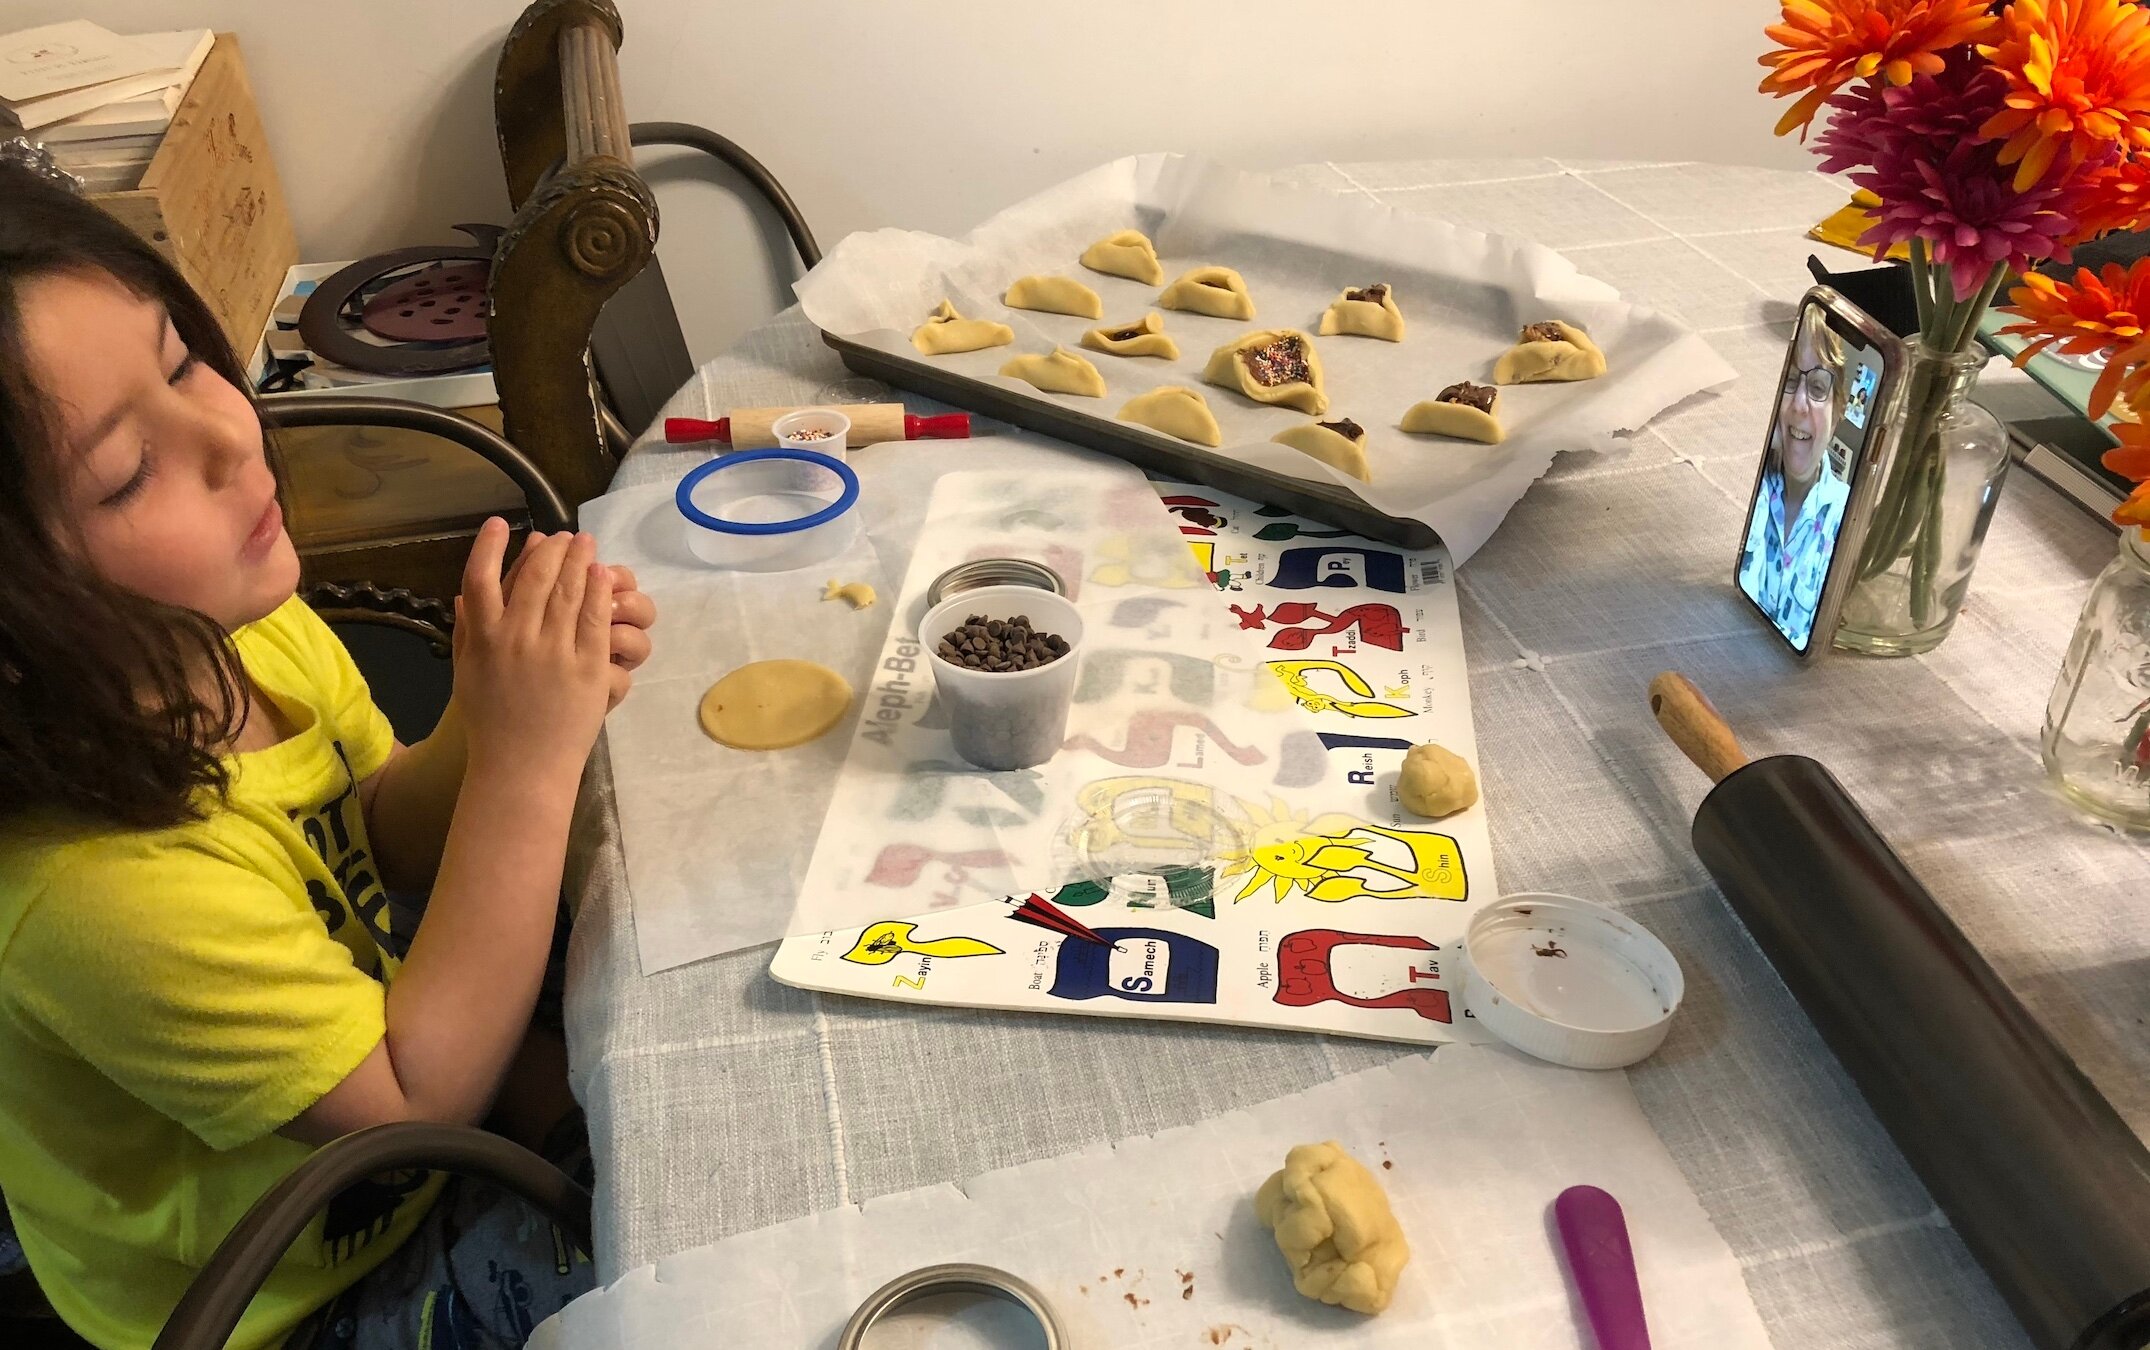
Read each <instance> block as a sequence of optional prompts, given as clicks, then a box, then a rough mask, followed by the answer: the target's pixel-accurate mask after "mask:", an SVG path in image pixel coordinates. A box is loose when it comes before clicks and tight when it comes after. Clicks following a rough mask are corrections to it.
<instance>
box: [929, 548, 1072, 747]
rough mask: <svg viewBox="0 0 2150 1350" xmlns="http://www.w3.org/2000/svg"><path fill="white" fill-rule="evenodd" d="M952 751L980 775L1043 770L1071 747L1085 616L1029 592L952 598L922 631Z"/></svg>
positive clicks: (1018, 588) (990, 589)
mask: <svg viewBox="0 0 2150 1350" xmlns="http://www.w3.org/2000/svg"><path fill="white" fill-rule="evenodd" d="M918 637H919V641H920V642H921V643H922V644H923V645H924V646H925V649H926V653H927V660H928V664H929V665H930V666H931V667H932V669H933V684H934V688H935V691H936V696H937V697H938V698H939V699H940V701H941V706H942V707H943V708H944V709H945V710H946V711H947V714H948V733H949V736H950V737H951V738H952V739H953V740H954V741H955V750H956V753H957V754H958V755H960V756H962V757H963V759H965V760H967V761H968V762H970V763H972V764H975V765H977V766H978V767H979V768H981V769H991V770H993V771H995V772H1005V771H1007V770H1011V769H1028V768H1031V767H1033V766H1035V765H1039V764H1043V763H1044V762H1045V761H1047V760H1049V759H1051V758H1052V757H1053V756H1054V755H1055V754H1057V753H1059V750H1060V744H1061V742H1062V741H1064V740H1066V739H1067V731H1068V710H1069V708H1070V707H1071V706H1072V704H1073V703H1074V701H1075V676H1076V673H1077V670H1078V668H1079V665H1080V662H1081V659H1082V637H1083V624H1082V614H1081V612H1080V611H1078V610H1077V609H1076V608H1075V606H1074V605H1072V604H1070V603H1069V602H1068V600H1067V598H1066V597H1065V596H1060V595H1055V594H1053V593H1052V592H1050V591H1044V590H1039V589H1037V588H1036V587H1034V586H1023V585H1014V586H980V587H977V588H976V589H973V590H966V591H963V592H961V593H960V594H957V595H952V596H949V597H948V598H946V599H944V600H942V601H941V602H940V603H939V604H937V605H935V606H933V607H932V608H931V609H929V610H927V611H926V617H925V620H924V622H922V623H921V624H920V625H919V633H918Z"/></svg>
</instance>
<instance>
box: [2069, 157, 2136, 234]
mask: <svg viewBox="0 0 2150 1350" xmlns="http://www.w3.org/2000/svg"><path fill="white" fill-rule="evenodd" d="M2068 200H2069V202H2070V204H2071V205H2072V206H2073V208H2074V210H2075V217H2076V228H2075V233H2074V234H2073V235H2071V236H2069V239H2068V242H2069V243H2070V244H2080V243H2083V242H2084V241H2086V240H2090V239H2095V238H2097V237H2098V236H2099V235H2101V234H2108V233H2111V232H2112V231H2114V230H2140V229H2142V228H2144V227H2145V226H2146V225H2150V159H2146V158H2143V157H2140V156H2135V155H2130V156H2128V157H2127V158H2125V159H2119V160H2114V161H2112V162H2110V163H2107V164H2103V165H2100V166H2099V167H2097V168H2095V169H2091V170H2088V171H2086V172H2085V173H2084V174H2083V176H2082V177H2081V178H2080V179H2078V180H2077V182H2076V183H2075V185H2074V186H2073V187H2072V188H2071V189H2070V191H2069V197H2068Z"/></svg>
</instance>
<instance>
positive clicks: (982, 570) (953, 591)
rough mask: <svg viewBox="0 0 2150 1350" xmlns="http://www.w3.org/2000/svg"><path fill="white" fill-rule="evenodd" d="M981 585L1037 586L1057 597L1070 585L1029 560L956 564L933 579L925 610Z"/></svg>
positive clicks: (1055, 573) (929, 587) (991, 559)
mask: <svg viewBox="0 0 2150 1350" xmlns="http://www.w3.org/2000/svg"><path fill="white" fill-rule="evenodd" d="M981 586H1034V587H1036V588H1037V589H1038V590H1041V591H1051V592H1052V593H1053V594H1054V595H1066V594H1067V593H1068V588H1067V583H1066V582H1064V581H1062V580H1061V579H1060V574H1059V573H1058V572H1055V571H1054V570H1053V569H1052V568H1050V567H1047V566H1046V565H1045V564H1044V563H1041V562H1032V561H1031V560H1030V559H1028V558H979V559H977V560H975V561H973V562H967V563H957V564H956V565H955V566H954V567H951V568H949V569H948V570H947V571H945V572H943V573H941V574H940V575H939V576H937V577H935V578H934V579H933V584H932V585H931V586H928V587H927V588H926V608H928V609H931V608H933V606H935V605H937V604H939V603H940V602H941V601H943V600H946V599H947V598H948V597H949V596H951V595H960V594H962V593H963V592H964V591H975V590H977V589H978V588H979V587H981Z"/></svg>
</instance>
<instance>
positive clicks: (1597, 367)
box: [1493, 319, 1605, 384]
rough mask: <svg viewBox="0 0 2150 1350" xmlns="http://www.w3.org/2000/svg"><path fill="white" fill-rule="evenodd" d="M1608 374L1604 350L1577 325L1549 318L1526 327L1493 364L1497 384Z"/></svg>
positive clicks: (1531, 382) (1588, 378) (1526, 382)
mask: <svg viewBox="0 0 2150 1350" xmlns="http://www.w3.org/2000/svg"><path fill="white" fill-rule="evenodd" d="M1604 373H1605V353H1603V352H1601V351H1599V350H1598V345H1597V344H1596V343H1595V342H1592V341H1591V340H1590V335H1589V334H1588V333H1585V332H1584V331H1583V330H1582V329H1580V328H1577V327H1576V326H1575V325H1574V324H1570V323H1562V322H1561V321H1560V320H1558V319H1546V320H1543V321H1541V322H1539V323H1534V324H1530V325H1528V326H1526V327H1525V328H1524V329H1523V331H1522V332H1521V333H1520V334H1518V335H1517V337H1516V340H1515V345H1514V346H1513V347H1510V348H1509V349H1508V350H1507V351H1504V352H1502V353H1501V355H1500V359H1499V360H1498V361H1495V362H1494V363H1493V383H1495V384H1535V383H1538V382H1540V381H1544V380H1594V379H1596V378H1597V377H1598V376H1600V375H1603V374H1604Z"/></svg>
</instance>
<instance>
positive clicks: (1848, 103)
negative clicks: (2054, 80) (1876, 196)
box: [1814, 49, 2008, 173]
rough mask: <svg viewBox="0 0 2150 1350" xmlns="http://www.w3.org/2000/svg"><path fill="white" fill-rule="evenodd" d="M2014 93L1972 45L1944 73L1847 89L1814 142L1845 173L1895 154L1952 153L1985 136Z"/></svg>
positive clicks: (1828, 166) (1825, 167)
mask: <svg viewBox="0 0 2150 1350" xmlns="http://www.w3.org/2000/svg"><path fill="white" fill-rule="evenodd" d="M2007 93H2008V81H2006V80H2005V79H2003V78H2002V77H2001V76H2000V74H1999V73H1997V72H1996V71H1994V70H1992V69H1991V68H1989V67H1987V66H1984V65H1982V64H1980V63H1979V62H1977V61H1975V60H1973V59H1970V56H1969V53H1968V50H1967V49H1959V50H1958V51H1956V52H1954V53H1952V54H1951V55H1950V58H1949V61H1948V64H1947V66H1946V67H1944V68H1943V69H1942V70H1941V71H1940V72H1939V73H1938V74H1934V75H1921V76H1919V77H1918V78H1916V79H1914V80H1912V81H1911V82H1910V83H1909V84H1902V85H1884V84H1880V83H1877V82H1868V83H1865V84H1858V85H1853V86H1852V87H1850V88H1848V89H1844V90H1841V91H1839V92H1838V93H1837V94H1836V96H1835V97H1833V98H1831V99H1830V100H1829V104H1828V107H1829V129H1828V130H1827V131H1826V132H1824V133H1823V134H1822V136H1821V137H1820V139H1818V140H1817V141H1816V142H1815V144H1814V151H1815V153H1816V154H1818V155H1820V156H1821V157H1822V165H1821V171H1822V172H1823V173H1842V172H1844V171H1845V170H1847V169H1856V168H1861V167H1864V166H1866V165H1871V164H1875V163H1878V162H1879V161H1880V159H1881V158H1882V156H1883V155H1885V154H1890V153H1894V154H1899V155H1909V156H1913V157H1915V158H1925V159H1931V160H1941V159H1945V158H1946V157H1947V156H1948V153H1949V151H1951V150H1953V149H1954V148H1955V147H1956V146H1957V145H1958V144H1959V143H1961V142H1963V141H1976V140H1983V139H1985V138H1984V137H1982V136H1980V135H1979V134H1978V129H1979V127H1981V126H1982V125H1984V124H1985V122H1986V121H1987V119H1989V118H1991V117H1992V116H1993V115H1994V114H1995V113H1996V112H1998V111H1999V110H2000V108H2001V100H2002V99H2003V98H2004V97H2006V96H2007Z"/></svg>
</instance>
